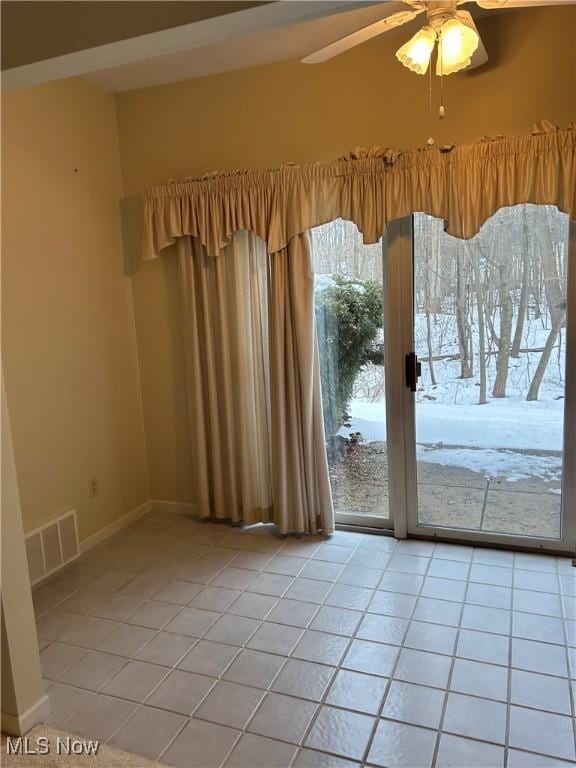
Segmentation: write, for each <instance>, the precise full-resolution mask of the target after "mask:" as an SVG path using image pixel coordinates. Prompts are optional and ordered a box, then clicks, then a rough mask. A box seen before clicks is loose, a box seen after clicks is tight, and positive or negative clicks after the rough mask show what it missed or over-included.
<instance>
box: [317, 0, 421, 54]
mask: <svg viewBox="0 0 576 768" xmlns="http://www.w3.org/2000/svg"><path fill="white" fill-rule="evenodd" d="M423 10H424V8H422V9H420V10H414V11H400V12H399V13H393V14H392V15H391V16H387V17H386V18H385V19H380V20H379V21H375V22H374V23H373V24H369V25H368V26H367V27H363V28H362V29H359V30H357V31H356V32H352V33H351V34H350V35H346V36H345V37H341V38H340V40H336V42H335V43H330V45H326V46H325V47H324V48H320V50H319V51H315V52H314V53H311V54H310V55H309V56H306V57H305V58H304V59H302V61H303V63H304V64H319V63H320V62H322V61H328V59H332V58H334V56H338V54H339V53H344V51H348V50H349V49H350V48H354V47H355V46H356V45H360V43H365V42H366V41H367V40H371V39H372V38H373V37H377V36H378V35H381V34H382V33H383V32H387V31H388V30H389V29H392V28H393V27H399V26H400V25H401V24H406V23H407V22H408V21H412V19H414V18H416V16H418V14H419V13H422V11H423Z"/></svg>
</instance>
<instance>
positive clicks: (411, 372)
mask: <svg viewBox="0 0 576 768" xmlns="http://www.w3.org/2000/svg"><path fill="white" fill-rule="evenodd" d="M404 365H405V371H406V386H407V387H408V389H409V390H410V392H416V384H417V383H418V379H419V378H420V376H422V363H420V362H418V357H417V356H416V352H409V353H408V354H407V355H406V358H405V361H404Z"/></svg>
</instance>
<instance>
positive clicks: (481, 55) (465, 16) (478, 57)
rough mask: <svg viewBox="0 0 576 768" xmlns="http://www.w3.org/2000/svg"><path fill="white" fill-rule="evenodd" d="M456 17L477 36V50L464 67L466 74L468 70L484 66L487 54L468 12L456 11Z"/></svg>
mask: <svg viewBox="0 0 576 768" xmlns="http://www.w3.org/2000/svg"><path fill="white" fill-rule="evenodd" d="M456 16H457V17H458V18H459V19H460V21H463V22H464V24H466V25H467V26H468V27H472V29H474V30H475V31H476V34H477V35H478V48H476V50H475V51H474V53H473V54H472V58H471V63H470V64H469V65H468V66H467V67H466V72H467V71H468V70H469V69H475V68H476V67H481V66H482V64H486V62H487V61H488V54H487V53H486V48H485V47H484V43H483V42H482V38H481V37H480V33H479V32H478V27H477V26H476V24H475V23H474V19H473V18H472V14H471V13H469V11H457V12H456Z"/></svg>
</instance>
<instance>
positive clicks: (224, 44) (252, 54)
mask: <svg viewBox="0 0 576 768" xmlns="http://www.w3.org/2000/svg"><path fill="white" fill-rule="evenodd" d="M289 1H293V0H289ZM319 5H320V6H321V8H320V10H322V11H323V15H322V17H321V18H316V19H312V20H307V21H301V22H298V23H292V24H289V25H282V26H275V27H274V26H270V27H268V28H267V29H263V30H261V31H258V32H255V33H252V34H240V35H238V36H236V37H231V38H228V39H226V40H222V41H218V42H214V43H211V44H208V45H201V46H199V47H194V48H190V49H188V50H182V51H177V52H174V53H170V54H168V55H165V56H155V57H152V58H146V59H144V60H141V61H134V62H132V63H130V64H125V65H123V66H120V67H113V68H110V69H104V70H100V71H98V72H92V73H90V74H88V75H86V76H85V77H84V79H87V80H90V81H91V82H93V83H95V84H97V85H99V86H101V87H102V88H105V89H106V90H110V91H127V90H133V89H136V88H144V87H147V86H151V85H160V84H163V83H170V82H175V81H177V80H188V79H190V78H194V77H202V76H204V75H213V74H216V73H219V72H227V71H230V70H234V69H244V68H246V67H253V66H257V65H260V64H269V63H271V62H274V61H283V60H285V59H292V58H299V57H302V56H304V55H306V54H307V53H310V52H311V51H314V50H315V49H317V48H321V47H322V46H324V45H327V44H328V43H331V42H333V41H334V40H337V39H338V38H339V37H342V36H343V35H346V34H349V33H350V32H354V31H356V30H357V29H360V28H362V27H364V26H366V25H368V24H371V23H372V22H373V21H377V20H378V19H381V18H383V17H384V16H388V15H389V14H391V13H395V12H396V11H398V10H403V9H405V8H406V6H405V5H404V4H403V3H401V2H392V1H391V0H389V1H388V2H384V3H377V4H375V5H367V7H359V8H356V9H355V10H352V11H350V10H348V11H344V10H343V9H344V6H343V4H342V3H339V4H338V5H335V4H334V3H328V2H322V3H320V4H319ZM348 7H350V6H349V5H348ZM262 10H263V9H260V8H258V9H255V14H258V13H261V12H262Z"/></svg>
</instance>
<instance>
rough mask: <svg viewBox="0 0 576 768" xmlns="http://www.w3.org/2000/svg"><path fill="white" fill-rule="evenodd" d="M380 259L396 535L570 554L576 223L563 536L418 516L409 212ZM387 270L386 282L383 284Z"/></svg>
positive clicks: (394, 225) (575, 440)
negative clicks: (475, 527) (407, 365)
mask: <svg viewBox="0 0 576 768" xmlns="http://www.w3.org/2000/svg"><path fill="white" fill-rule="evenodd" d="M383 243H384V244H385V245H384V253H385V264H387V265H388V269H385V270H384V275H385V294H384V296H385V307H386V323H385V326H384V328H385V347H386V384H387V391H386V408H387V418H388V466H389V486H390V516H391V519H392V520H393V523H394V535H395V536H396V537H397V538H405V537H406V536H415V537H418V538H430V539H437V540H446V541H458V542H460V543H466V544H483V545H490V546H501V547H510V548H514V549H522V548H525V549H530V550H538V551H546V552H550V553H562V554H571V555H573V554H574V553H576V223H575V222H573V221H571V222H570V238H569V258H568V290H567V296H568V307H567V318H566V356H567V358H566V359H567V363H566V388H565V393H566V394H565V421H564V461H563V470H564V471H563V493H562V538H561V539H544V538H537V537H527V536H518V535H512V534H504V533H491V532H485V531H471V530H457V529H450V528H441V527H439V526H433V525H424V524H421V523H419V521H418V498H417V464H416V428H415V426H416V423H415V418H416V414H415V398H414V395H413V393H412V392H410V390H409V389H408V387H407V386H406V382H405V372H404V360H405V355H407V354H408V353H409V352H411V351H413V350H414V314H413V283H412V280H413V227H412V216H408V217H405V218H402V219H397V220H396V221H392V222H390V223H389V225H388V231H387V237H385V238H384V239H383ZM386 276H387V278H388V281H387V282H386Z"/></svg>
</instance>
